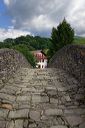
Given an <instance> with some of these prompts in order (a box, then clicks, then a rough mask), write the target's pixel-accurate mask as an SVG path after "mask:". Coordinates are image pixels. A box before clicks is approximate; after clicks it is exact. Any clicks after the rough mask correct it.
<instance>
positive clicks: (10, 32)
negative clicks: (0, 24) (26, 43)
mask: <svg viewBox="0 0 85 128" xmlns="http://www.w3.org/2000/svg"><path fill="white" fill-rule="evenodd" d="M21 35H24V36H25V35H31V33H30V32H27V31H22V30H17V29H14V28H13V27H9V29H2V28H0V41H3V40H4V39H6V38H16V37H19V36H21Z"/></svg>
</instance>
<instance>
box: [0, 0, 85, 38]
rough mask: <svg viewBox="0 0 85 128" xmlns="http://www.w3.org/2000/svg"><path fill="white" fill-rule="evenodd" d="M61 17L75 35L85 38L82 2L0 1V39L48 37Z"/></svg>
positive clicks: (84, 1) (66, 0)
mask: <svg viewBox="0 0 85 128" xmlns="http://www.w3.org/2000/svg"><path fill="white" fill-rule="evenodd" d="M64 17H65V18H66V19H67V21H68V22H69V23H70V24H71V26H72V27H73V28H74V30H75V33H76V35H79V36H85V0H0V40H4V39H5V38H8V37H9V38H12V37H13V38H15V37H18V36H20V35H27V34H32V35H40V36H50V33H51V30H52V27H53V26H54V27H57V25H58V24H59V23H60V22H61V21H62V20H63V18H64Z"/></svg>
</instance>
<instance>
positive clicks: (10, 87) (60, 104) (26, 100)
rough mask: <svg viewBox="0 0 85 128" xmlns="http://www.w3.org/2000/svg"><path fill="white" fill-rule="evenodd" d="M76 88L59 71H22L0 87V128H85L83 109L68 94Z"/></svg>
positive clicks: (76, 84) (72, 80) (84, 111)
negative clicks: (71, 89)
mask: <svg viewBox="0 0 85 128" xmlns="http://www.w3.org/2000/svg"><path fill="white" fill-rule="evenodd" d="M76 86H78V82H77V81H76V80H75V79H74V78H72V77H69V76H68V75H67V74H66V73H65V72H63V71H61V70H59V69H46V70H40V69H28V68H22V69H21V70H20V71H17V74H16V75H15V76H14V77H13V78H11V79H10V80H9V81H8V83H6V84H3V85H2V84H1V85H0V128H85V107H84V106H83V105H79V103H78V102H76V101H75V97H74V95H73V94H72V92H71V93H70V88H72V87H76ZM68 90H69V92H68Z"/></svg>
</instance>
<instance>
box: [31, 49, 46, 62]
mask: <svg viewBox="0 0 85 128" xmlns="http://www.w3.org/2000/svg"><path fill="white" fill-rule="evenodd" d="M32 53H33V54H34V56H35V57H36V59H37V60H41V59H47V57H46V56H45V54H44V53H43V52H42V50H37V51H32Z"/></svg>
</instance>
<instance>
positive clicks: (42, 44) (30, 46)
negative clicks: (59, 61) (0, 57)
mask: <svg viewBox="0 0 85 128" xmlns="http://www.w3.org/2000/svg"><path fill="white" fill-rule="evenodd" d="M73 43H74V44H85V38H82V37H75V38H74V42H73ZM50 47H51V40H50V38H45V37H40V36H35V37H33V36H30V35H27V36H21V37H18V38H16V39H12V38H8V39H5V40H4V41H3V42H0V48H12V49H15V50H18V51H20V52H21V53H23V54H24V55H25V57H26V58H27V60H28V61H29V62H30V63H31V65H32V66H33V67H35V63H36V60H35V58H34V57H33V55H32V54H31V52H30V51H33V50H43V52H44V53H45V54H46V55H47V57H49V55H48V50H49V49H50Z"/></svg>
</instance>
